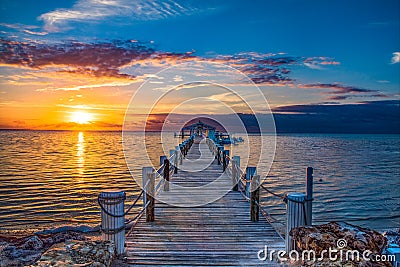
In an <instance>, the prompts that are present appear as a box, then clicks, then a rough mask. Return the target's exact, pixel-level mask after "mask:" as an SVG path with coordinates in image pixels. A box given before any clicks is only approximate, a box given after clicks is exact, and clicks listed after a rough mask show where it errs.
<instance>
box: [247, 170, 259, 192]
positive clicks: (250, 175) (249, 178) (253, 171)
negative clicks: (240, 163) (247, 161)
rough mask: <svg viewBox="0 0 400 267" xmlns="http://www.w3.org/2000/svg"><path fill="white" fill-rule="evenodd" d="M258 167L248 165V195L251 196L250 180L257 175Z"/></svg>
mask: <svg viewBox="0 0 400 267" xmlns="http://www.w3.org/2000/svg"><path fill="white" fill-rule="evenodd" d="M256 172H257V170H256V167H247V168H246V187H245V189H246V196H247V197H248V198H250V182H251V178H252V177H253V176H254V175H256Z"/></svg>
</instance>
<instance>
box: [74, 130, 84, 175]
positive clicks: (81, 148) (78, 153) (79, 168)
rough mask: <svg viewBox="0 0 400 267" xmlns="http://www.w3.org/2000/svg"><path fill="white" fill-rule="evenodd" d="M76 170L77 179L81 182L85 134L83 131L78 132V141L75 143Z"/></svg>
mask: <svg viewBox="0 0 400 267" xmlns="http://www.w3.org/2000/svg"><path fill="white" fill-rule="evenodd" d="M76 157H77V163H78V164H77V171H78V173H79V181H78V182H82V178H83V173H84V169H85V136H84V134H83V132H79V134H78V142H77V144H76Z"/></svg>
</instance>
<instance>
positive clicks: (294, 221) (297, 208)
mask: <svg viewBox="0 0 400 267" xmlns="http://www.w3.org/2000/svg"><path fill="white" fill-rule="evenodd" d="M305 197H306V195H305V194H304V193H290V194H289V195H288V196H287V210H286V214H287V221H286V239H285V247H286V252H287V253H289V252H290V251H291V250H293V249H295V244H294V242H293V239H292V238H291V237H290V234H289V233H290V230H292V229H293V228H296V227H298V226H303V225H305V212H304V211H305V209H304V205H305Z"/></svg>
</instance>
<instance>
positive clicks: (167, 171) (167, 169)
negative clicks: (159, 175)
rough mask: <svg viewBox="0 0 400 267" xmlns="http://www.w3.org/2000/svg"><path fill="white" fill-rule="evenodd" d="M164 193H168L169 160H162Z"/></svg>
mask: <svg viewBox="0 0 400 267" xmlns="http://www.w3.org/2000/svg"><path fill="white" fill-rule="evenodd" d="M163 177H164V180H165V181H164V191H169V160H168V159H165V160H164V175H163Z"/></svg>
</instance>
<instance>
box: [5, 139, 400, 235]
mask: <svg viewBox="0 0 400 267" xmlns="http://www.w3.org/2000/svg"><path fill="white" fill-rule="evenodd" d="M246 138H247V137H246ZM259 138H261V137H260V136H249V137H248V139H249V140H248V142H249V143H250V144H256V143H257V142H258V141H259ZM265 138H267V139H268V137H265ZM142 139H143V134H141V133H129V135H128V136H127V139H126V142H125V143H126V144H127V151H129V155H128V157H129V158H130V159H131V161H132V162H134V163H133V166H132V168H131V171H132V174H133V175H134V176H136V177H140V175H141V168H142V167H143V166H149V163H150V162H149V160H151V161H152V162H153V163H154V164H157V162H158V161H159V156H160V155H162V154H163V152H162V149H161V147H160V145H161V143H163V144H164V145H165V147H167V148H172V147H173V146H175V145H176V144H177V143H178V142H179V139H177V138H174V137H173V134H172V133H171V134H167V135H165V138H164V139H163V140H161V139H160V137H159V134H157V133H152V134H148V135H147V136H146V144H147V151H148V152H149V155H150V159H148V158H147V157H146V153H145V152H144V150H143V149H144V144H143V143H142V142H141V141H140V140H142ZM267 141H268V140H267ZM0 145H1V151H0V176H1V178H0V230H6V229H15V230H21V229H27V228H29V229H44V228H55V227H57V226H61V225H81V224H86V225H91V226H94V225H97V224H98V223H99V218H100V210H99V207H98V205H97V196H98V194H99V193H100V192H101V191H103V190H125V191H126V192H127V195H128V196H129V197H128V202H130V200H132V199H133V198H134V197H135V195H137V194H138V192H139V188H138V186H137V185H136V183H135V182H134V179H133V178H132V176H131V174H130V172H129V170H128V168H127V166H126V163H125V158H124V152H123V148H122V137H121V133H119V132H57V131H1V132H0ZM241 146H244V145H243V144H240V145H238V146H235V147H234V149H235V151H236V152H235V153H238V154H240V153H241V150H242V147H241ZM399 148H400V136H398V135H326V134H323V135H322V134H321V135H320V134H291V135H280V136H278V137H277V144H276V155H275V160H274V162H273V165H272V168H271V170H270V172H269V174H268V177H267V179H266V182H265V185H266V186H267V187H268V188H269V189H270V190H272V191H274V192H276V193H278V194H285V193H287V192H295V191H303V190H304V182H305V168H306V167H307V166H312V167H314V177H315V185H314V199H315V201H314V219H315V220H314V222H315V223H323V222H328V221H332V220H336V221H346V222H349V223H353V224H357V225H361V226H365V227H370V228H374V229H378V230H383V229H387V228H394V227H400V208H399V207H400V205H399V204H400V168H399V166H400V149H399ZM258 173H259V174H266V170H263V169H262V167H261V168H259V169H258ZM320 179H321V180H320ZM262 198H263V203H264V204H265V205H266V206H267V209H268V211H269V212H270V213H271V215H272V216H273V217H274V218H276V219H277V220H278V222H281V223H284V221H285V205H284V203H283V202H282V201H281V200H280V199H278V198H275V197H271V196H270V195H268V194H267V193H262ZM277 226H278V227H281V226H282V225H281V224H280V223H278V224H277Z"/></svg>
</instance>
